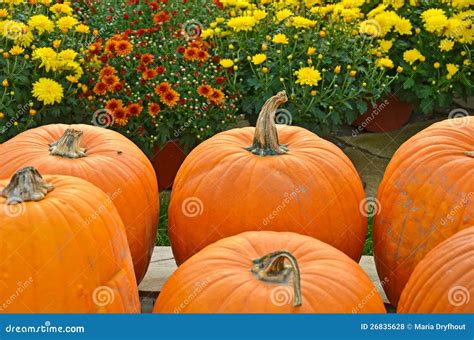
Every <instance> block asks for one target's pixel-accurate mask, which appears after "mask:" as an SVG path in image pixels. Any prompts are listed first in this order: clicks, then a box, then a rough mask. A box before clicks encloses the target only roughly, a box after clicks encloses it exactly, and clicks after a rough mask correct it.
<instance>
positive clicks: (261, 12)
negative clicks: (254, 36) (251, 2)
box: [252, 9, 267, 21]
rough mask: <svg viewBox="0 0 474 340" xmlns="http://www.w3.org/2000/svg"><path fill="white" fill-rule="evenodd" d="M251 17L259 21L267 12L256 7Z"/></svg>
mask: <svg viewBox="0 0 474 340" xmlns="http://www.w3.org/2000/svg"><path fill="white" fill-rule="evenodd" d="M252 14H253V17H254V18H255V20H257V21H260V20H263V19H265V18H266V17H267V12H265V11H264V10H261V9H256V10H255V11H253V13H252Z"/></svg>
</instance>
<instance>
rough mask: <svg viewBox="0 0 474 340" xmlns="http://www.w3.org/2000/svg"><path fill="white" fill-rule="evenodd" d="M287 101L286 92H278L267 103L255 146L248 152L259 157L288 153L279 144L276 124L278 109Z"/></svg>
mask: <svg viewBox="0 0 474 340" xmlns="http://www.w3.org/2000/svg"><path fill="white" fill-rule="evenodd" d="M287 101H288V97H287V96H286V92H285V91H281V92H278V93H277V94H276V95H275V96H273V97H271V98H270V99H268V100H267V101H266V103H265V104H264V105H263V107H262V110H261V111H260V114H259V115H258V119H257V124H256V126H255V136H254V138H253V144H252V146H250V147H248V148H246V150H248V151H250V152H251V153H253V154H255V155H259V156H271V155H281V154H285V153H286V152H288V148H287V147H286V145H281V144H280V143H279V142H278V133H277V129H276V124H275V115H276V111H277V110H278V107H280V105H282V104H284V103H286V102H287Z"/></svg>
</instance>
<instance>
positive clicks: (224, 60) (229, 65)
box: [219, 59, 234, 68]
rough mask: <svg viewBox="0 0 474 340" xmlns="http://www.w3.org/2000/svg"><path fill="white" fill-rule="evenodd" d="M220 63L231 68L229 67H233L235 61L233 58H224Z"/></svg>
mask: <svg viewBox="0 0 474 340" xmlns="http://www.w3.org/2000/svg"><path fill="white" fill-rule="evenodd" d="M219 64H220V65H221V66H222V67H225V68H229V67H232V66H234V62H233V61H232V60H231V59H222V60H221V61H220V62H219Z"/></svg>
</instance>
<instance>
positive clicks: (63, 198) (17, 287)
mask: <svg viewBox="0 0 474 340" xmlns="http://www.w3.org/2000/svg"><path fill="white" fill-rule="evenodd" d="M0 189H1V196H0V258H1V260H0V287H1V289H0V301H1V304H0V313H104V312H108V313H139V312H140V304H139V300H138V289H137V285H136V281H135V274H134V272H133V263H132V258H131V256H130V250H129V249H128V244H127V238H126V235H125V229H124V225H123V223H122V220H121V218H120V215H119V214H118V212H117V209H116V208H115V207H114V205H113V204H112V202H111V200H110V198H109V197H108V196H107V195H106V194H105V193H104V192H103V191H102V190H100V189H99V188H97V187H96V186H94V185H92V184H91V183H89V182H87V181H85V180H83V179H80V178H77V177H71V176H59V175H50V176H44V178H43V177H42V176H41V175H40V174H39V173H38V171H37V170H36V169H34V168H32V167H27V168H23V169H21V170H19V171H17V172H16V173H15V175H14V176H13V177H12V179H11V181H10V182H9V181H8V180H2V181H0Z"/></svg>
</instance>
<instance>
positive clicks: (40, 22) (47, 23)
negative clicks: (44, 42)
mask: <svg viewBox="0 0 474 340" xmlns="http://www.w3.org/2000/svg"><path fill="white" fill-rule="evenodd" d="M28 26H30V29H31V30H37V31H38V33H39V34H40V35H41V34H43V33H44V32H52V31H54V22H52V21H51V20H49V18H48V17H47V16H45V15H33V16H32V17H31V18H30V20H28Z"/></svg>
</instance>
